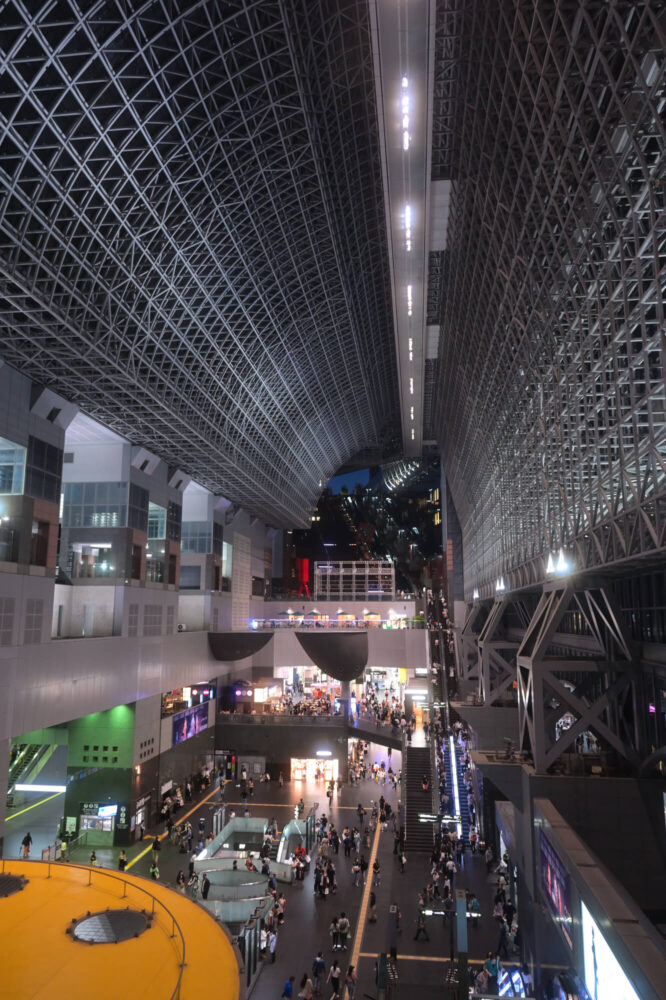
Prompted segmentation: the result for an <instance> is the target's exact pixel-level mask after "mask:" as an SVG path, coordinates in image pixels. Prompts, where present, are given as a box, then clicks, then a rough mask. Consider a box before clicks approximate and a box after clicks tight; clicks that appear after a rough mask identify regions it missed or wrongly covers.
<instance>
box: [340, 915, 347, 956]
mask: <svg viewBox="0 0 666 1000" xmlns="http://www.w3.org/2000/svg"><path fill="white" fill-rule="evenodd" d="M338 931H339V932H340V950H341V951H347V938H348V937H349V917H348V916H347V914H346V913H345V911H344V910H343V911H342V913H341V914H340V919H339V920H338Z"/></svg>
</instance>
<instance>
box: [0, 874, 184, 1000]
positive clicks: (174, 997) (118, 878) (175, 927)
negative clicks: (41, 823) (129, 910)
mask: <svg viewBox="0 0 666 1000" xmlns="http://www.w3.org/2000/svg"><path fill="white" fill-rule="evenodd" d="M6 864H7V865H11V864H14V865H16V864H18V865H46V868H47V872H48V874H47V875H46V878H47V879H49V878H51V864H52V862H51V861H16V860H9V859H5V858H2V868H1V869H0V871H1V872H2V874H3V875H4V874H8V875H11V871H10V870H9V869H6V868H5V865H6ZM67 868H71V869H76V870H77V871H82V872H88V885H89V886H90V885H92V883H93V875H94V876H95V877H96V878H97V876H101V877H103V878H109V879H111V880H112V881H114V882H120V884H121V885H122V886H123V894H122V896H121V897H120V898H121V899H126V898H127V887H128V886H129V887H130V889H133V890H136V892H142V893H143V894H144V895H145V896H148V898H149V899H150V900H151V901H152V909H151V915H152V916H153V917H154V916H155V904H156V903H157V905H158V906H159V907H160V908H161V909H162V910H164V912H165V913H166V915H167V917H168V918H169V920H170V921H171V935H170V936H171V937H172V938H175V937H176V932H177V933H178V936H179V937H180V945H181V961H180V963H179V969H178V982H177V983H176V985H175V987H174V989H173V992H172V993H171V996H170V997H169V998H168V1000H178V998H179V997H180V988H181V985H182V981H183V970H184V968H185V965H186V962H185V937H184V935H183V932H182V930H181V928H180V924H179V923H178V921H177V920H176V918H175V916H174V915H173V913H172V912H171V910H170V909H169V907H168V906H165V905H164V903H163V902H162V901H161V900H160V899H158V898H157V896H155V895H154V894H153V893H152V892H150V891H149V890H148V889H144V888H143V886H140V885H137V884H136V882H134V881H130V880H129V879H127V878H123V876H122V875H116V874H115V873H114V872H110V871H107V869H105V868H95V867H91V866H90V865H72V864H67ZM63 870H64V867H63V865H62V864H58V865H57V868H56V871H57V872H62V871H63ZM137 877H139V878H140V877H141V876H133V878H137Z"/></svg>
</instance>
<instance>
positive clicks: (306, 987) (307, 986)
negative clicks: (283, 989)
mask: <svg viewBox="0 0 666 1000" xmlns="http://www.w3.org/2000/svg"><path fill="white" fill-rule="evenodd" d="M298 996H299V997H300V1000H312V998H313V997H314V987H313V985H312V980H311V979H310V977H309V976H308V974H307V972H304V973H303V978H302V979H301V989H300V993H299V994H298Z"/></svg>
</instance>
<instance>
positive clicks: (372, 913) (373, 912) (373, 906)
mask: <svg viewBox="0 0 666 1000" xmlns="http://www.w3.org/2000/svg"><path fill="white" fill-rule="evenodd" d="M368 923H370V924H376V923H377V896H376V895H375V893H374V892H371V893H370V900H369V903H368Z"/></svg>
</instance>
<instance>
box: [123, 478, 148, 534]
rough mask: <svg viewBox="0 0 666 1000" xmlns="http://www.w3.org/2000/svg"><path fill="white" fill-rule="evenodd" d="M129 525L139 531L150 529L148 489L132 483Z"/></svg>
mask: <svg viewBox="0 0 666 1000" xmlns="http://www.w3.org/2000/svg"><path fill="white" fill-rule="evenodd" d="M127 523H128V526H129V527H130V528H136V530H137V531H147V530H148V490H144V489H143V487H141V486H136V485H135V483H130V488H129V512H128V522H127Z"/></svg>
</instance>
